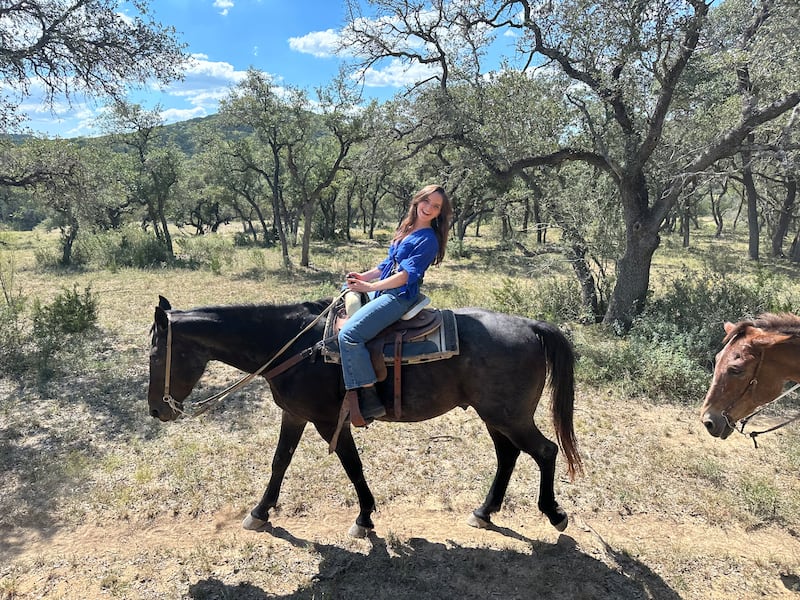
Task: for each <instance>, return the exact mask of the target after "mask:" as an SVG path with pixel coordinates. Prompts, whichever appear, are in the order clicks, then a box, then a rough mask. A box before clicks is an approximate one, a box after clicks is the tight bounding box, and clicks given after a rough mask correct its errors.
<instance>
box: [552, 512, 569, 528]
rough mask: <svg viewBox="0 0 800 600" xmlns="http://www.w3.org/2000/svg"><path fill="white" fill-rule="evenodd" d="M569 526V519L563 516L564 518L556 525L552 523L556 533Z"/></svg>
mask: <svg viewBox="0 0 800 600" xmlns="http://www.w3.org/2000/svg"><path fill="white" fill-rule="evenodd" d="M567 525H569V517H568V516H567V515H564V518H563V519H561V520H560V521H559V522H558V523H553V527H555V528H556V529H557V530H558V531H564V530H565V529H566V528H567Z"/></svg>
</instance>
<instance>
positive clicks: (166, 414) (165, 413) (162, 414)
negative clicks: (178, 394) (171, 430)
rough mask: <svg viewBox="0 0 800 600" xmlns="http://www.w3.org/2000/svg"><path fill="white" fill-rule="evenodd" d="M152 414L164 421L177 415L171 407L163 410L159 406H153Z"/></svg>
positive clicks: (170, 419)
mask: <svg viewBox="0 0 800 600" xmlns="http://www.w3.org/2000/svg"><path fill="white" fill-rule="evenodd" d="M150 416H151V417H153V418H154V419H158V420H159V421H161V422H162V423H166V422H167V421H172V420H174V419H175V417H176V416H177V415H176V414H175V412H174V411H173V410H172V409H171V408H169V407H166V408H164V409H163V410H159V409H157V408H151V409H150Z"/></svg>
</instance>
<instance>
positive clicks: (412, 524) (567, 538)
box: [0, 234, 800, 600]
mask: <svg viewBox="0 0 800 600" xmlns="http://www.w3.org/2000/svg"><path fill="white" fill-rule="evenodd" d="M44 242H47V236H46V235H44V234H40V235H39V238H38V240H31V238H30V236H19V237H17V236H15V237H14V238H13V243H14V245H15V247H16V248H17V250H15V252H14V261H15V269H16V270H15V276H16V278H15V281H16V285H17V286H18V288H19V290H20V291H21V292H22V293H24V294H25V295H26V296H29V297H39V298H41V299H42V300H43V301H46V300H47V299H48V298H51V297H52V296H53V295H55V294H56V293H58V291H59V290H60V289H62V288H64V287H66V288H71V287H72V285H73V284H77V285H78V286H79V287H81V288H83V287H85V286H86V285H91V288H92V290H93V292H95V293H96V294H97V296H98V298H99V300H100V307H99V308H100V315H99V316H100V329H99V332H98V334H97V339H96V340H95V341H94V342H93V344H92V345H91V349H90V350H91V351H90V352H89V355H88V356H87V357H86V359H85V360H83V361H81V362H80V363H76V367H75V368H74V370H73V371H72V372H71V373H69V374H68V375H66V376H64V377H62V378H59V379H57V380H54V381H52V382H50V383H49V384H47V385H46V386H43V387H42V386H36V385H32V384H30V383H28V384H21V383H19V382H16V381H10V380H0V448H2V459H0V467H1V468H2V471H1V472H0V536H2V544H0V598H2V599H4V600H5V599H9V600H10V599H11V598H26V599H27V598H42V597H43V598H131V599H133V598H137V599H138V598H198V599H199V598H206V599H211V598H244V599H263V598H293V599H300V598H304V599H305V598H309V599H310V598H350V597H367V598H375V599H377V600H382V599H389V598H392V599H396V598H414V599H415V600H419V599H427V598H461V599H470V598H475V599H478V598H481V599H483V598H493V597H497V598H520V599H523V598H535V597H546V598H553V599H556V600H560V599H566V598H659V599H661V598H666V599H670V598H673V599H675V598H685V599H698V600H699V599H706V598H729V597H736V598H761V597H765V596H766V597H786V598H791V597H795V598H796V597H797V591H798V587H799V586H800V539H798V538H800V533H798V532H800V482H798V477H797V473H798V469H799V468H800V437H799V436H798V429H797V428H790V429H787V430H782V432H780V433H777V434H774V435H771V436H768V437H764V438H762V440H760V448H759V449H758V450H755V449H754V448H753V446H752V443H750V442H749V441H747V440H746V439H744V438H743V437H741V436H735V437H733V438H732V439H730V440H727V441H725V442H722V441H719V440H715V439H712V438H711V437H710V436H708V435H707V434H706V433H705V431H704V430H703V428H702V426H701V425H700V423H699V420H698V418H697V414H696V405H697V404H698V403H699V400H700V399H699V398H698V399H695V400H694V401H691V400H690V401H686V400H684V401H683V402H681V403H679V404H675V405H669V404H667V405H665V404H663V403H660V404H655V403H652V402H650V401H648V400H647V399H635V398H630V397H628V396H627V395H626V394H624V393H623V392H624V390H622V389H619V388H616V387H611V388H609V389H594V388H590V387H588V386H586V385H585V384H583V383H582V382H580V381H579V384H578V390H577V398H576V402H577V413H576V429H577V437H578V440H579V443H580V447H581V451H582V453H583V456H584V461H585V463H586V467H587V469H586V474H585V476H584V477H583V478H580V479H578V480H577V481H576V482H575V483H569V482H568V481H567V479H566V474H565V469H564V467H563V464H562V463H561V462H559V471H558V473H557V490H556V491H557V495H558V497H559V500H560V502H561V504H562V505H563V506H564V507H565V508H566V509H567V511H568V512H569V513H570V515H571V517H572V521H571V524H570V527H569V528H568V529H567V531H566V532H565V534H561V535H559V534H558V533H557V532H556V531H554V530H553V529H552V528H551V527H550V526H549V524H547V522H546V519H544V518H543V517H542V516H541V515H540V514H539V512H538V511H537V509H536V498H535V490H536V488H537V486H538V470H537V469H536V467H535V465H534V464H533V461H531V460H530V459H528V458H527V457H522V458H521V459H520V461H519V464H518V467H517V470H516V471H515V475H514V477H513V479H512V482H511V485H510V487H509V490H508V495H507V500H506V503H505V505H504V507H503V510H502V511H501V512H500V513H499V514H498V516H497V518H496V522H497V527H496V529H494V530H489V531H483V530H475V529H472V528H470V527H468V526H467V525H466V524H465V519H466V517H467V515H468V514H469V512H470V511H471V510H472V509H473V508H475V507H476V506H478V505H479V504H480V502H481V501H482V499H483V497H484V495H485V493H486V491H487V490H488V487H489V485H490V482H491V476H492V474H493V468H494V456H493V451H492V449H491V442H490V440H489V438H488V435H487V434H486V432H485V429H484V428H483V424H482V422H481V421H480V419H478V417H477V416H476V415H475V413H474V412H472V411H460V410H456V411H454V412H452V413H449V414H448V415H445V416H444V417H441V418H439V419H436V420H434V421H429V422H425V423H419V424H413V425H389V424H385V423H376V424H374V425H373V426H371V427H370V428H369V429H367V430H366V431H363V430H358V431H356V432H355V437H356V441H357V444H358V446H359V448H360V450H361V451H362V455H363V459H364V462H365V469H366V476H367V479H368V481H369V482H370V484H371V487H372V490H373V493H374V494H375V497H376V499H377V502H378V507H379V510H378V512H377V513H376V515H375V521H376V526H377V529H376V536H374V537H373V538H371V539H369V540H352V539H349V538H348V537H347V535H346V531H347V528H348V527H349V525H350V523H351V522H352V520H353V519H354V517H355V515H356V512H357V507H356V500H355V495H354V493H353V491H352V488H351V486H350V484H349V482H348V481H347V479H346V477H345V475H344V473H343V471H342V469H341V467H340V465H339V464H338V462H337V461H336V459H335V457H331V456H329V455H328V454H327V451H326V447H325V444H324V443H323V442H322V441H321V440H320V439H319V437H318V436H317V435H316V433H315V432H314V431H313V428H309V429H308V431H307V432H306V434H305V436H304V439H303V441H302V443H301V446H300V448H299V449H298V451H297V453H296V457H295V459H294V463H293V464H292V467H291V468H290V470H289V473H288V475H287V478H286V480H285V483H284V487H283V492H282V495H281V502H280V506H279V510H278V511H277V512H276V513H275V514H274V515H273V524H274V525H275V527H276V529H275V531H273V533H272V534H256V533H252V532H247V531H243V530H241V529H240V528H239V522H240V520H241V518H242V517H243V516H244V514H245V513H246V511H248V510H249V509H250V508H251V507H252V506H253V505H254V503H255V502H256V501H257V500H258V498H259V497H260V495H261V493H262V492H263V488H264V486H265V485H266V482H267V478H268V475H269V464H270V461H271V456H272V451H273V449H274V447H275V443H276V439H277V431H278V422H279V418H280V417H279V410H278V409H277V408H276V407H275V406H274V405H273V404H272V403H271V400H270V397H269V391H268V388H267V386H266V385H265V384H263V383H257V384H253V385H251V386H250V387H249V388H247V389H246V390H245V391H243V392H241V393H238V394H236V395H235V396H234V397H233V398H231V399H229V400H227V401H226V402H225V404H224V406H222V407H220V408H219V409H217V410H215V411H213V412H211V413H210V414H207V415H205V416H203V417H200V418H198V419H195V420H182V421H179V422H175V423H169V424H160V423H158V422H156V421H154V420H152V419H150V418H149V417H148V415H147V410H146V400H145V391H146V384H147V351H148V348H147V343H148V335H147V333H148V329H149V327H150V323H151V319H152V312H153V306H154V305H155V304H156V302H157V294H162V295H165V296H167V297H168V298H169V299H170V301H171V302H172V303H173V305H174V306H176V307H179V308H188V307H190V306H198V305H205V304H225V303H239V302H291V301H296V300H300V299H306V298H316V297H322V296H326V295H331V294H333V293H334V292H335V291H336V289H337V288H338V285H339V282H340V280H341V276H342V274H343V273H344V272H346V271H347V270H348V269H350V268H353V267H367V266H369V265H371V264H373V263H374V262H375V261H376V260H379V259H380V258H382V253H383V251H382V249H381V247H380V246H379V245H377V244H372V243H369V242H361V243H357V244H354V245H352V246H350V247H347V248H339V249H336V250H335V251H334V250H331V249H328V248H325V247H318V248H315V249H314V250H313V252H312V259H313V261H314V265H313V268H311V269H299V268H296V269H294V270H293V272H291V273H285V272H283V271H282V270H281V269H280V260H279V257H278V256H277V254H276V253H274V252H268V251H252V250H237V252H236V253H235V255H234V259H233V262H232V263H230V264H228V265H225V266H223V268H222V269H221V272H220V273H219V274H214V273H211V272H210V271H207V270H205V271H204V270H198V271H186V270H174V269H162V270H154V271H122V270H121V271H118V272H116V273H109V272H100V271H87V272H82V273H69V274H66V273H65V274H55V273H42V272H40V271H38V270H37V269H36V267H35V261H34V259H33V253H34V251H35V248H36V244H38V243H44ZM703 243H704V244H707V245H712V244H714V243H716V242H714V241H713V240H711V241H709V240H707V239H704V240H703ZM470 250H471V253H470V258H468V259H466V258H465V259H459V260H450V261H447V262H446V263H445V264H444V265H443V266H442V267H441V268H439V269H434V270H432V271H431V272H430V275H429V277H428V278H427V279H426V291H428V292H429V293H430V295H431V296H432V298H433V300H434V303H435V304H437V305H439V306H459V305H483V306H489V307H491V306H492V305H493V303H494V302H495V298H494V296H493V294H492V290H493V289H495V288H497V287H498V286H501V285H503V282H504V280H506V279H507V278H509V277H511V278H516V279H517V280H518V281H519V283H520V286H530V285H535V279H534V280H533V282H532V281H531V278H532V277H536V276H542V277H551V276H553V275H554V274H567V273H568V272H567V270H566V265H563V264H560V263H559V262H558V261H557V260H555V259H554V257H553V256H552V255H543V256H541V257H537V258H531V259H524V258H522V257H520V256H519V255H515V256H508V255H502V254H501V253H498V252H497V251H495V250H494V249H493V247H492V244H491V242H490V241H489V240H488V239H486V238H483V239H482V240H481V241H480V242H478V241H475V242H474V243H473V242H472V241H471V242H470ZM695 253H700V252H699V251H692V253H691V254H692V260H696V261H697V264H698V265H699V264H702V261H703V260H705V259H704V258H702V256H700V257H699V258H698V257H694V254H695ZM684 255H686V256H688V254H687V253H684V252H683V251H681V250H680V249H679V248H667V252H665V255H664V256H660V257H659V264H657V266H656V270H657V274H660V273H668V272H670V271H671V270H672V271H675V270H678V269H676V268H675V265H676V264H681V262H680V258H679V259H678V260H677V261H676V259H675V258H674V256H678V257H684ZM5 256H6V257H7V256H8V254H6V255H5ZM671 256H672V258H671ZM4 259H5V257H4ZM295 262H297V259H296V258H295ZM662 263H663V264H662ZM565 276H566V275H565ZM593 335H596V333H594V332H587V335H586V336H583V335H581V334H580V332H578V335H576V340H577V341H578V342H579V343H584V341H585V340H593V339H595V338H593V337H592V336H593ZM236 376H237V373H235V372H234V371H233V370H231V369H229V368H228V367H225V366H224V365H213V366H212V368H211V369H210V370H209V372H208V373H207V374H206V375H205V376H204V378H203V380H202V382H201V387H200V388H199V389H198V390H197V392H196V393H197V395H198V396H199V397H204V396H206V395H208V394H209V393H211V392H212V391H216V390H218V389H220V388H221V387H222V386H223V385H225V384H226V383H229V382H230V381H231V380H233V379H234V378H235V377H236ZM538 422H539V424H540V425H541V426H542V428H543V429H544V430H545V431H546V432H547V431H548V430H549V422H548V419H547V411H546V410H540V413H539V415H538Z"/></svg>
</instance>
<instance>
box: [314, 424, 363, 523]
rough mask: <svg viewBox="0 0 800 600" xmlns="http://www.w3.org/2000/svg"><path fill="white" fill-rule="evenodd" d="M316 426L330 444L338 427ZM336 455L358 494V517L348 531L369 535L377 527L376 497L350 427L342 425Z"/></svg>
mask: <svg viewBox="0 0 800 600" xmlns="http://www.w3.org/2000/svg"><path fill="white" fill-rule="evenodd" d="M315 427H316V428H317V431H318V432H319V434H320V435H321V436H322V438H323V439H324V440H325V441H326V442H328V443H329V444H330V442H331V440H332V439H333V434H334V432H335V430H336V427H335V426H323V425H317V424H316V423H315ZM336 456H338V457H339V461H340V462H341V463H342V467H344V471H345V473H347V477H348V478H349V479H350V482H351V483H352V484H353V487H354V488H355V490H356V495H357V496H358V507H359V512H358V517H357V518H356V522H355V523H354V524H353V526H352V527H351V528H350V531H349V532H348V533H349V534H350V536H351V537H354V538H363V537H367V535H368V534H369V532H370V531H372V530H373V529H374V528H375V525H374V524H373V523H372V511H374V510H375V497H374V496H373V495H372V492H371V491H370V489H369V486H368V485H367V480H366V479H364V466H363V464H362V463H361V457H360V456H359V455H358V449H357V448H356V443H355V441H353V434H352V432H351V430H350V427H342V430H341V432H339V439H338V441H337V443H336Z"/></svg>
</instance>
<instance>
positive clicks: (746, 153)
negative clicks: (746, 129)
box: [740, 134, 759, 260]
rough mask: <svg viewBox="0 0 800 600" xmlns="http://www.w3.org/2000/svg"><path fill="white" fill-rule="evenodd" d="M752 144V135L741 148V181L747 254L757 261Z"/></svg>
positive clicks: (757, 229) (756, 223) (756, 218)
mask: <svg viewBox="0 0 800 600" xmlns="http://www.w3.org/2000/svg"><path fill="white" fill-rule="evenodd" d="M752 143H753V135H752V134H750V135H748V136H747V142H746V145H745V146H744V147H743V148H742V151H741V152H740V155H741V157H742V163H743V164H742V180H743V182H744V193H745V197H746V198H747V231H748V234H749V238H748V244H747V253H748V255H749V256H750V260H758V237H759V227H758V194H757V192H756V184H755V181H753V167H752V164H751V161H752V155H751V153H750V145H751V144H752Z"/></svg>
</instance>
